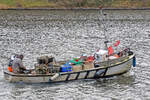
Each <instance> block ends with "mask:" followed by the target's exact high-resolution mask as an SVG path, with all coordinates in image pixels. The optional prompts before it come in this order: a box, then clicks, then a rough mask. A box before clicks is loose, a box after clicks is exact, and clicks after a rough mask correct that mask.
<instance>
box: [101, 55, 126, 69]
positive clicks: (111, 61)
mask: <svg viewBox="0 0 150 100" xmlns="http://www.w3.org/2000/svg"><path fill="white" fill-rule="evenodd" d="M127 58H128V56H123V57H119V58H117V59H109V62H108V60H107V61H103V62H99V63H98V64H99V66H105V67H107V66H111V65H114V64H118V63H121V62H123V61H124V60H125V59H127Z"/></svg>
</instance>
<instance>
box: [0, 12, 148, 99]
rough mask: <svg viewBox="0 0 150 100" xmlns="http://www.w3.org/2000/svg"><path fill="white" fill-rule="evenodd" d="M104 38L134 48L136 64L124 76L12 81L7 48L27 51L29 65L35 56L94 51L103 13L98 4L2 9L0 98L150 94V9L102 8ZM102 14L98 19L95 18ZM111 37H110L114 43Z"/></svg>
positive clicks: (100, 42)
mask: <svg viewBox="0 0 150 100" xmlns="http://www.w3.org/2000/svg"><path fill="white" fill-rule="evenodd" d="M105 13H107V16H105V18H104V21H103V22H104V23H105V26H106V27H107V31H106V36H107V38H108V40H110V41H113V42H114V41H115V40H120V41H121V43H120V46H119V48H122V47H124V46H126V47H130V48H131V50H133V51H134V52H135V53H136V57H137V67H136V68H134V69H133V70H132V73H134V74H132V75H130V76H128V77H123V76H120V77H114V78H111V79H106V80H99V81H97V80H78V81H73V82H64V83H57V84H22V83H17V84H12V83H7V82H5V80H4V79H3V72H2V69H3V67H5V68H6V67H7V62H8V59H7V58H9V57H10V56H11V54H13V53H22V54H24V55H25V58H24V60H23V61H24V64H25V66H27V68H33V65H34V63H36V58H37V57H39V56H41V55H48V56H50V55H53V56H55V57H56V59H57V60H65V59H71V58H72V57H75V56H80V55H81V54H82V53H87V54H92V53H93V52H94V51H96V50H97V49H99V48H101V47H103V42H104V41H105V37H104V33H103V24H102V16H101V15H99V13H98V11H97V10H73V11H71V10H51V11H49V10H46V11H44V10H41V11H40V10H29V11H28V10H18V11H15V10H1V11H0V69H1V71H0V88H1V89H0V99H2V100H8V99H9V100H150V95H149V94H150V65H149V64H150V60H149V58H150V51H149V49H150V11H149V10H133V11H132V10H114V11H113V10H112V11H105ZM98 19H100V20H98ZM113 42H112V43H113Z"/></svg>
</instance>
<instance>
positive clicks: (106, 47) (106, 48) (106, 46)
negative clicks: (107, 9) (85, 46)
mask: <svg viewBox="0 0 150 100" xmlns="http://www.w3.org/2000/svg"><path fill="white" fill-rule="evenodd" d="M99 9H100V12H99V13H100V15H102V22H101V23H102V24H103V32H104V37H105V41H104V44H105V50H108V45H107V43H108V42H109V41H108V38H107V35H106V31H107V30H106V26H105V24H104V16H106V15H107V14H104V13H103V8H102V7H101V6H100V7H99ZM99 20H100V19H99Z"/></svg>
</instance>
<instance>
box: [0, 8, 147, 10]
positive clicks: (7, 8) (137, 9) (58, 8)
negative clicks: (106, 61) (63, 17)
mask: <svg viewBox="0 0 150 100" xmlns="http://www.w3.org/2000/svg"><path fill="white" fill-rule="evenodd" d="M0 10H100V9H99V8H7V9H0ZM103 10H150V8H103Z"/></svg>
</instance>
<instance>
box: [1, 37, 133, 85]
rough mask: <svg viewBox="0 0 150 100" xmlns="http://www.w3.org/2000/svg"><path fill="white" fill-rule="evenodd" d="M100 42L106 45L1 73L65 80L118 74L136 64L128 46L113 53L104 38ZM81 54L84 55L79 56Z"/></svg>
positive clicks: (19, 78) (30, 79) (35, 79)
mask: <svg viewBox="0 0 150 100" xmlns="http://www.w3.org/2000/svg"><path fill="white" fill-rule="evenodd" d="M105 38H107V37H106V36H105ZM104 43H105V47H106V49H104V50H98V51H97V52H96V53H94V55H92V56H82V57H80V58H76V59H73V60H70V61H58V62H57V61H56V60H54V57H46V58H40V59H38V61H37V62H38V63H37V65H35V68H34V69H31V70H30V73H23V74H20V73H19V74H17V73H13V72H10V71H8V70H5V71H4V77H5V79H6V80H7V81H9V82H24V83H47V82H49V83H53V82H65V81H71V80H79V79H96V78H107V77H113V76H117V75H122V74H124V73H127V72H129V70H130V69H131V68H132V67H134V66H135V65H136V57H135V54H134V53H133V52H132V51H131V50H130V49H129V48H125V49H123V50H121V51H119V52H116V53H114V51H113V49H112V46H109V47H108V45H107V44H108V41H106V42H104ZM119 43H120V41H117V42H116V43H115V44H114V46H115V47H117V46H118V45H119ZM84 57H86V59H83V58H84Z"/></svg>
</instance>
